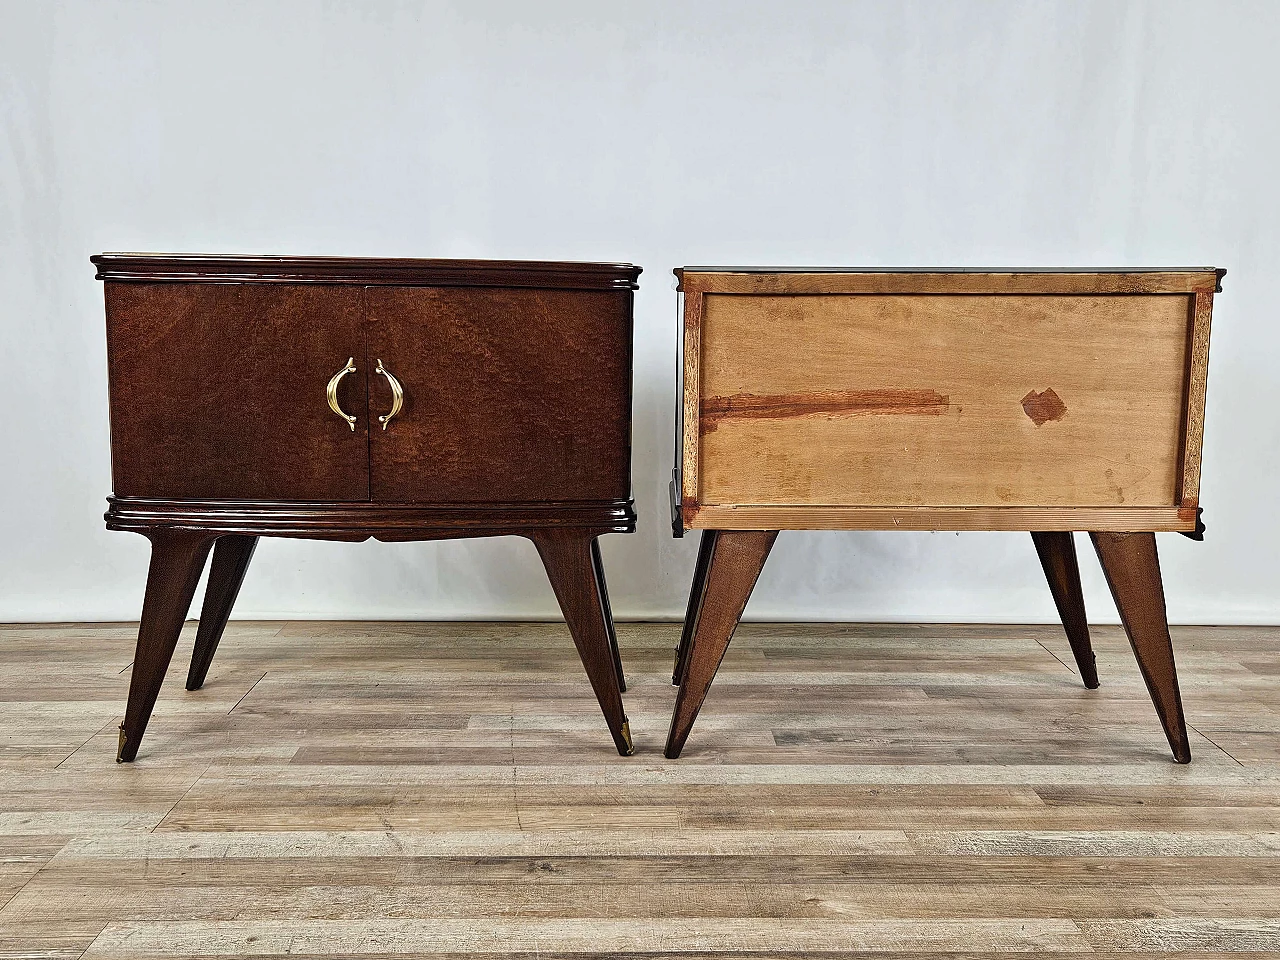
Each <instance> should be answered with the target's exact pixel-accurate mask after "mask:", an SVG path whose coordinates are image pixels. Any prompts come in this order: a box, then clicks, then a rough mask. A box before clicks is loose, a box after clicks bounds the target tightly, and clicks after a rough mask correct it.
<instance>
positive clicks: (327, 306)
mask: <svg viewBox="0 0 1280 960" xmlns="http://www.w3.org/2000/svg"><path fill="white" fill-rule="evenodd" d="M105 288H106V305H107V357H108V366H109V369H110V389H111V466H112V474H113V478H114V489H115V493H116V495H117V496H122V497H172V498H188V497H190V498H209V499H224V500H251V499H260V500H283V499H293V500H339V501H344V500H345V501H352V500H368V498H369V456H368V441H367V438H366V434H367V426H368V417H367V416H366V412H367V411H366V409H365V405H366V387H365V377H366V374H367V372H368V368H367V365H366V364H365V362H364V348H365V343H364V318H363V309H362V306H361V290H360V289H359V288H358V287H324V286H315V285H313V286H299V285H291V284H276V285H265V284H234V283H210V284H194V285H193V284H166V283H107V284H105ZM300 332H302V335H300ZM348 357H353V358H355V361H356V372H355V373H352V374H349V375H348V376H346V377H344V378H343V380H342V382H341V383H340V384H339V386H338V399H339V402H340V403H341V405H342V409H343V410H345V411H346V412H347V413H348V414H350V415H352V416H354V417H356V423H355V430H354V432H353V431H352V430H351V428H350V427H349V426H348V425H347V422H346V421H345V420H342V419H341V418H340V417H338V416H337V415H336V414H334V413H333V411H331V410H330V409H329V406H328V403H327V402H326V400H325V387H326V385H327V384H328V382H329V378H330V377H331V376H333V374H334V373H336V372H337V371H339V370H341V369H342V368H343V366H344V365H345V364H346V362H347V358H348Z"/></svg>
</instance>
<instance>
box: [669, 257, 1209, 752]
mask: <svg viewBox="0 0 1280 960" xmlns="http://www.w3.org/2000/svg"><path fill="white" fill-rule="evenodd" d="M1225 272H1226V271H1224V270H1216V269H1214V268H1212V267H1202V268H1185V269H1132V268H1125V269H1115V270H1075V269H1065V270H1022V269H991V270H969V269H964V270H927V269H926V270H885V269H873V270H857V269H825V268H765V267H685V268H683V269H678V270H676V271H675V274H676V277H677V280H678V281H679V284H678V289H679V291H680V293H681V294H682V295H683V335H682V337H681V350H682V355H681V359H680V361H679V364H678V366H679V369H680V371H681V375H682V380H683V382H682V384H681V386H680V388H679V389H680V402H679V406H680V416H679V418H678V420H679V422H678V425H677V456H676V460H677V464H676V469H675V476H674V478H673V481H672V505H673V527H674V532H675V535H676V536H682V535H683V533H684V531H685V530H701V531H703V533H702V542H701V546H700V548H699V551H698V561H697V566H696V568H695V572H694V580H693V587H692V589H691V591H690V596H689V609H688V613H687V615H686V617H685V623H684V631H683V633H682V636H681V639H680V646H679V647H678V649H677V651H676V666H675V674H674V676H673V682H674V683H677V684H679V687H680V690H679V693H678V694H677V697H676V703H675V709H674V711H673V714H672V718H671V729H670V732H669V734H668V737H667V745H666V755H667V756H668V757H672V758H674V757H678V756H679V755H680V751H681V750H682V749H683V747H684V744H685V741H686V739H687V738H688V736H689V731H690V729H691V728H692V726H693V723H694V721H695V720H696V718H697V716H698V711H699V709H700V708H701V706H702V703H703V700H704V699H705V698H706V695H707V691H708V689H709V688H710V686H711V682H712V680H713V679H714V677H715V674H716V670H717V668H718V667H719V665H720V661H721V659H722V658H723V656H724V653H725V650H726V649H727V648H728V645H729V640H730V638H731V637H732V635H733V631H734V629H735V628H736V627H737V624H738V621H739V619H740V618H741V616H742V612H743V609H744V608H745V606H746V604H747V600H748V598H749V597H750V595H751V591H752V589H753V587H754V586H755V582H756V579H757V578H758V576H759V574H760V570H761V569H762V567H763V566H764V562H765V560H766V558H767V557H768V555H769V550H770V548H771V547H772V546H773V543H774V540H775V539H776V538H777V535H778V532H779V531H780V530H1027V531H1030V532H1031V535H1032V537H1033V539H1034V540H1035V546H1036V550H1037V551H1038V553H1039V556H1040V560H1041V563H1042V565H1043V567H1044V571H1045V574H1046V577H1047V578H1048V581H1049V587H1050V589H1051V591H1052V593H1053V597H1054V600H1055V602H1056V603H1057V606H1058V611H1059V614H1060V615H1061V617H1062V622H1063V625H1064V627H1065V628H1066V632H1067V636H1068V639H1069V640H1070V642H1071V648H1072V651H1073V652H1074V654H1075V658H1076V662H1077V664H1078V665H1079V668H1080V674H1081V677H1082V679H1083V680H1084V682H1085V685H1086V686H1088V687H1096V686H1097V685H1098V679H1097V672H1096V670H1095V668H1094V662H1093V651H1092V649H1091V647H1090V644H1089V630H1088V621H1087V620H1086V618H1085V610H1084V598H1083V595H1082V593H1081V590H1080V574H1079V568H1078V566H1077V561H1076V552H1075V545H1074V541H1073V539H1072V531H1076V530H1081V531H1088V532H1089V534H1090V536H1091V537H1092V540H1093V544H1094V546H1095V548H1096V549H1097V553H1098V558H1099V560H1100V561H1101V563H1102V568H1103V571H1104V573H1105V574H1106V578H1107V582H1108V584H1109V585H1110V587H1111V593H1112V596H1113V597H1114V598H1115V601H1116V606H1117V608H1118V609H1119V612H1120V618H1121V620H1122V621H1123V623H1124V626H1125V630H1126V632H1127V633H1128V635H1129V640H1130V642H1131V643H1132V646H1133V650H1134V654H1135V656H1136V657H1137V660H1138V666H1139V668H1140V669H1141V672H1142V676H1143V679H1144V680H1145V681H1146V684H1147V689H1148V690H1149V691H1150V693H1151V698H1152V700H1153V702H1154V703H1155V708H1156V712H1157V714H1159V717H1160V722H1161V723H1162V724H1163V726H1164V730H1165V734H1166V735H1167V736H1168V738H1169V745H1170V746H1171V747H1172V749H1173V755H1174V759H1176V760H1177V761H1178V762H1179V763H1186V762H1188V761H1189V760H1190V759H1191V750H1190V746H1189V744H1188V741H1187V731H1186V723H1185V720H1184V719H1183V712H1182V702H1181V697H1180V695H1179V692H1178V678H1177V673H1176V670H1175V667H1174V659H1173V646H1172V643H1171V641H1170V638H1169V626H1168V621H1167V618H1166V614H1165V603H1164V592H1163V587H1162V584H1161V580H1160V564H1159V559H1158V556H1157V553H1156V541H1155V533H1156V532H1157V531H1177V532H1180V533H1185V534H1187V535H1189V536H1192V537H1194V538H1197V539H1199V538H1200V537H1201V536H1202V531H1203V527H1202V526H1201V524H1200V521H1199V493H1200V451H1201V443H1202V439H1203V432H1204V406H1205V378H1206V373H1207V369H1208V360H1209V324H1210V317H1211V314H1212V311H1213V295H1214V293H1215V292H1218V291H1220V289H1221V287H1220V281H1221V278H1222V275H1223V274H1224V273H1225Z"/></svg>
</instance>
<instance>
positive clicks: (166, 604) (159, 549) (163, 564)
mask: <svg viewBox="0 0 1280 960" xmlns="http://www.w3.org/2000/svg"><path fill="white" fill-rule="evenodd" d="M147 537H148V538H149V539H150V540H151V568H150V570H149V571H148V573H147V593H146V597H145V599H144V600H143V601H142V621H141V623H139V625H138V647H137V652H136V653H135V654H134V659H133V675H132V676H131V677H130V679H129V703H128V706H127V707H126V708H125V713H124V723H122V724H120V743H119V747H118V750H117V753H116V760H117V761H119V762H121V763H128V762H129V761H131V760H133V758H134V757H136V756H137V755H138V745H139V744H141V743H142V735H143V734H144V733H145V732H146V729H147V721H148V720H150V719H151V711H152V710H153V709H154V708H155V705H156V697H157V696H158V695H159V693H160V684H162V683H163V682H164V674H165V671H166V670H168V669H169V661H170V660H171V659H173V648H174V647H175V646H177V644H178V634H180V633H181V632H182V622H183V621H184V620H185V619H186V618H187V611H188V610H190V609H191V597H192V596H193V595H194V594H195V592H196V584H198V583H199V582H200V574H201V573H203V572H204V563H205V560H207V559H208V557H209V548H210V547H211V546H213V540H214V538H213V536H212V535H210V534H208V533H204V532H201V531H193V530H168V529H161V530H153V531H151V532H150V533H148V534H147Z"/></svg>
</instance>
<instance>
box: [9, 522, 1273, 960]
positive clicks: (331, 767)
mask: <svg viewBox="0 0 1280 960" xmlns="http://www.w3.org/2000/svg"><path fill="white" fill-rule="evenodd" d="M530 553H531V554H532V551H530ZM1031 557H1032V553H1031V550H1030V545H1029V544H1028V545H1026V560H1027V562H1029V563H1034V561H1033V560H1032V559H1031ZM679 629H680V628H679V625H678V624H670V623H668V624H655V623H646V624H636V623H623V624H619V625H618V631H619V633H620V635H621V638H620V639H621V644H622V649H623V651H624V653H625V655H626V658H627V666H628V671H629V674H630V679H631V685H632V690H631V692H630V693H629V694H628V699H627V707H628V711H629V713H630V715H631V718H632V724H633V727H634V729H635V737H636V747H637V754H638V755H637V756H636V757H634V758H632V759H630V760H624V759H622V758H620V757H618V756H616V754H615V751H614V749H613V745H612V744H611V743H610V742H609V740H608V739H607V738H604V737H601V736H600V731H599V723H600V720H599V716H598V709H597V707H596V704H595V701H594V699H593V698H592V696H591V694H590V692H589V691H588V690H587V688H586V686H585V685H584V684H582V683H581V681H580V680H579V679H576V678H573V674H574V673H576V671H578V670H579V669H580V667H579V666H578V664H577V655H576V653H575V651H574V648H573V645H572V643H570V642H569V635H568V631H567V630H566V628H565V625H564V624H563V623H533V624H529V623H525V624H516V623H388V622H382V623H316V622H306V621H299V622H292V623H278V622H277V623H252V622H244V621H232V622H231V623H230V624H229V625H228V626H227V631H226V635H225V637H224V639H223V641H222V643H221V645H220V650H219V654H218V658H217V659H216V660H215V661H214V663H213V666H212V668H211V670H210V673H209V678H208V681H207V682H206V684H205V686H204V688H203V689H202V690H201V691H199V692H198V693H189V692H186V691H184V690H183V689H182V684H181V682H180V681H181V680H182V678H183V676H184V673H185V664H183V663H182V662H181V661H182V660H183V659H185V657H180V658H176V660H177V662H175V663H174V664H173V665H172V666H171V667H170V673H171V674H172V676H170V677H169V678H168V683H167V684H166V685H165V687H164V688H163V689H162V691H161V694H160V699H159V705H158V712H159V713H158V715H161V716H163V717H164V722H163V723H162V724H158V725H157V726H156V729H154V730H153V731H152V732H151V733H150V734H149V737H151V738H155V739H156V741H157V744H158V745H157V748H156V749H154V750H148V751H146V752H145V753H144V756H143V757H142V759H141V760H140V761H139V762H137V763H136V764H132V765H125V766H121V765H117V764H115V763H113V762H112V757H113V755H114V751H115V747H116V736H115V724H116V722H117V721H118V719H119V716H118V711H119V704H120V700H121V697H122V695H123V690H124V685H125V684H126V683H127V676H128V671H127V670H126V669H125V668H126V667H127V665H128V663H129V661H130V659H131V658H132V655H133V638H134V636H135V635H136V632H137V626H136V624H135V625H119V624H115V625H113V624H92V625H77V624H32V625H0V711H2V712H3V714H4V720H5V731H6V735H7V741H6V745H5V748H4V750H3V751H2V752H0V811H2V812H0V867H3V873H2V874H0V884H7V887H6V886H0V891H2V892H0V949H3V951H4V952H5V953H6V954H7V955H11V956H15V957H16V956H21V957H66V958H75V957H79V956H81V955H84V956H88V957H95V956H98V957H109V956H128V957H137V956H148V955H150V956H161V955H163V956H189V957H195V956H198V957H211V956H214V955H218V956H223V957H259V958H260V957H263V956H285V955H288V956H303V957H307V956H310V957H316V956H322V955H326V954H327V955H329V956H333V955H335V954H340V955H343V956H346V955H353V954H358V953H360V952H365V953H367V954H372V955H374V956H378V957H384V958H385V957H390V956H401V955H405V956H408V955H417V956H422V955H425V954H427V953H428V952H431V951H435V950H441V951H443V952H444V955H446V956H454V957H460V956H462V954H461V953H459V952H458V951H474V952H471V953H468V954H466V955H467V956H468V957H471V958H473V960H474V958H493V960H497V958H498V957H501V956H507V957H509V956H511V955H512V952H513V951H516V950H519V949H528V950H529V951H530V952H529V953H528V956H530V957H532V956H533V954H534V952H535V951H536V952H537V953H538V954H539V955H540V956H544V957H547V956H557V957H564V956H575V957H578V958H586V957H600V956H604V955H605V954H607V955H609V956H619V957H638V958H647V960H653V958H656V957H672V956H676V955H677V953H678V952H679V951H687V952H684V953H679V955H681V956H704V957H705V956H710V955H713V954H714V955H716V956H721V957H733V958H737V960H743V958H746V957H749V956H756V957H764V956H767V957H770V958H773V957H786V958H789V960H800V958H801V957H813V956H830V957H834V956H836V955H840V956H855V957H861V958H863V960H867V958H870V957H886V958H887V957H897V958H904V960H906V958H909V960H924V958H926V957H938V956H949V957H959V956H964V957H969V958H974V960H977V958H981V960H997V958H999V957H1002V956H1006V957H1007V956H1009V953H1008V952H1004V951H1014V952H1015V953H1016V952H1019V951H1021V954H1020V955H1021V956H1024V957H1033V956H1034V957H1037V958H1041V960H1043V958H1048V957H1062V958H1064V960H1065V958H1068V957H1071V956H1079V955H1081V954H1082V953H1083V954H1089V955H1093V956H1101V957H1109V958H1111V960H1120V958H1121V957H1127V958H1144V960H1152V958H1155V957H1164V956H1169V957H1174V956H1176V957H1178V958H1180V960H1191V958H1208V957H1214V958H1217V960H1225V958H1227V957H1229V956H1232V955H1236V954H1238V953H1241V952H1248V951H1251V952H1252V955H1253V956H1274V955H1276V954H1277V952H1278V951H1280V885H1278V882H1277V876H1280V872H1278V871H1280V845H1278V844H1277V841H1276V835H1277V831H1280V755H1277V753H1276V752H1275V749H1274V744H1275V741H1276V738H1277V733H1280V688H1278V687H1277V684H1276V683H1275V682H1274V680H1275V676H1276V675H1277V673H1280V644H1278V643H1277V639H1278V638H1280V631H1277V629H1276V628H1274V627H1248V628H1211V627H1175V628H1174V635H1175V641H1176V643H1177V645H1178V656H1179V662H1180V665H1181V666H1182V667H1183V669H1184V671H1185V672H1186V673H1187V674H1188V676H1190V677H1194V678H1196V679H1195V682H1193V683H1191V684H1189V685H1188V686H1186V687H1185V688H1184V690H1183V693H1184V695H1185V697H1186V698H1187V701H1188V703H1187V706H1188V708H1189V709H1191V710H1192V711H1193V712H1194V715H1195V716H1196V717H1197V723H1196V725H1195V730H1193V731H1190V733H1191V736H1192V738H1193V740H1194V743H1193V744H1192V746H1193V749H1194V750H1195V752H1196V762H1195V763H1194V764H1193V765H1192V766H1190V767H1178V766H1175V765H1174V764H1172V763H1170V762H1168V760H1167V759H1164V758H1160V757H1159V753H1160V752H1161V751H1162V750H1163V737H1162V735H1161V733H1160V730H1159V728H1158V727H1157V726H1156V725H1155V724H1154V723H1152V722H1151V705H1150V702H1149V700H1148V697H1147V693H1146V690H1145V689H1144V687H1143V681H1142V678H1141V676H1140V674H1139V671H1138V670H1137V668H1136V667H1135V666H1134V663H1133V657H1132V654H1131V653H1130V651H1129V648H1128V641H1127V640H1126V638H1125V635H1124V632H1123V630H1121V629H1120V628H1119V627H1116V626H1098V625H1095V626H1094V628H1093V641H1094V647H1095V650H1096V653H1097V656H1098V661H1099V666H1100V668H1101V670H1102V673H1103V675H1104V678H1105V681H1106V682H1105V684H1104V686H1103V687H1102V688H1101V689H1099V690H1094V691H1090V690H1084V689H1082V687H1081V685H1080V682H1079V680H1078V678H1076V676H1075V675H1074V671H1073V670H1072V668H1071V667H1070V666H1069V664H1070V663H1071V662H1072V657H1071V652H1070V649H1069V647H1068V643H1067V640H1066V638H1065V637H1064V636H1063V635H1062V631H1061V629H1060V628H1059V627H1058V626H1057V625H1053V626H1008V625H1006V626H991V625H985V624H973V625H967V626H965V625H936V624H935V625H920V624H762V623H745V624H742V625H741V626H740V627H739V628H738V630H737V633H736V635H735V637H734V640H733V644H732V646H731V647H730V649H729V652H728V654H727V656H726V657H725V659H724V663H723V664H722V665H721V668H720V671H719V679H718V680H717V687H716V692H715V697H716V704H717V706H716V709H715V710H714V711H712V712H711V713H709V714H708V715H706V716H704V717H703V718H702V719H701V721H700V726H699V728H698V733H697V736H696V737H695V739H694V740H692V741H691V743H690V745H689V746H688V747H687V748H686V749H685V752H684V758H683V759H682V760H680V761H677V762H665V761H663V760H662V759H661V758H660V757H659V756H658V751H659V750H660V749H661V746H662V741H661V734H662V731H663V729H664V725H665V723H666V720H667V717H668V714H669V713H670V710H671V699H672V692H671V687H670V686H669V684H668V679H669V669H670V653H671V646H672V644H673V643H674V642H675V639H676V636H677V634H678V632H679ZM195 633H196V629H195V625H194V624H189V625H188V626H187V627H186V629H184V631H183V637H182V639H181V640H180V643H179V646H180V652H184V651H185V650H187V649H189V647H190V644H191V643H192V640H193V637H194V635H195ZM122 670H124V672H123V673H122V672H121V671H122ZM160 741H163V745H162V746H160V745H159V742H160ZM1220 748H1221V749H1220ZM1238 748H1243V749H1238ZM1264 748H1266V749H1268V751H1269V752H1268V753H1267V754H1266V755H1260V754H1261V751H1262V750H1263V749H1264ZM1224 750H1228V751H1230V754H1228V753H1227V752H1224ZM1237 761H1238V762H1237ZM699 938H701V939H699ZM859 948H861V949H863V950H866V951H870V952H858V950H859ZM304 951H306V952H304Z"/></svg>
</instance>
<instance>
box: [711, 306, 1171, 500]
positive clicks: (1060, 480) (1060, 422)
mask: <svg viewBox="0 0 1280 960" xmlns="http://www.w3.org/2000/svg"><path fill="white" fill-rule="evenodd" d="M1188 300H1189V298H1188V296H1186V295H1175V294H1171V295H1125V296H1022V295H1018V296H1013V295H1009V296H1003V295H992V296H969V295H914V296H913V295H890V296H881V295H861V296H860V295H853V296H830V295H814V296H772V295H771V296H732V295H714V294H709V295H707V296H705V297H704V320H703V324H702V354H701V355H702V369H701V386H700V390H701V404H702V407H701V417H700V446H701V453H700V458H699V466H700V471H701V475H700V490H701V494H702V497H701V506H703V507H707V506H710V505H713V504H715V505H733V504H800V505H815V504H826V505H867V506H873V505H897V506H1009V507H1016V506H1060V507H1076V506H1079V507H1085V506H1087V507H1102V506H1111V507H1120V506H1126V507H1137V506H1164V507H1172V506H1176V503H1175V491H1176V488H1177V484H1178V482H1179V479H1180V478H1179V476H1178V469H1179V465H1180V457H1179V452H1180V445H1181V430H1180V427H1181V422H1182V416H1183V408H1184V403H1185V385H1186V369H1187V368H1186V358H1187V344H1188V337H1187V322H1188V315H1189V313H1188Z"/></svg>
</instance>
